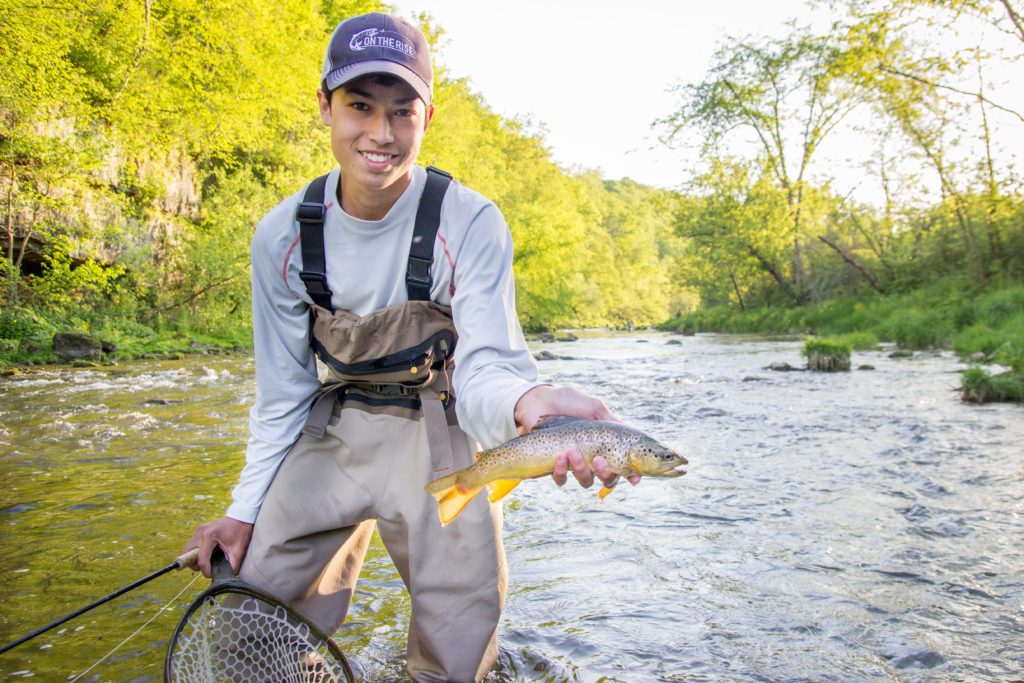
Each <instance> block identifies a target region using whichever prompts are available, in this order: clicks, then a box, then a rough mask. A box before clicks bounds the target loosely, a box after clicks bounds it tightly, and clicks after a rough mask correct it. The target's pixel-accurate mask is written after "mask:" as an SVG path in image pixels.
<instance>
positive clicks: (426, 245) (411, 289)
mask: <svg viewBox="0 0 1024 683" xmlns="http://www.w3.org/2000/svg"><path fill="white" fill-rule="evenodd" d="M451 180H452V176H451V174H450V173H447V172H445V171H442V170H441V169H438V168H434V167H433V166H428V167H427V182H426V184H425V185H424V187H423V194H422V196H421V197H420V205H419V208H418V209H417V210H416V225H415V227H414V228H413V235H412V244H411V245H410V246H409V264H408V266H407V267H406V271H405V290H406V292H407V293H408V295H409V301H429V300H430V287H431V285H432V284H433V280H432V279H431V277H430V264H431V263H433V261H434V240H435V239H436V237H437V229H438V227H439V226H440V224H441V202H442V201H443V200H444V193H445V192H446V191H447V190H448V183H450V182H451ZM326 185H327V176H325V175H323V176H320V177H319V178H317V179H316V180H314V181H313V182H311V183H310V184H309V187H307V188H306V194H305V195H304V196H303V198H302V201H301V202H300V203H299V206H298V207H297V208H296V209H295V218H296V220H298V222H299V235H300V238H299V243H300V246H301V248H302V272H300V273H299V277H300V278H302V281H303V282H304V283H305V284H306V292H308V293H309V297H310V298H311V299H313V303H315V304H316V305H317V306H319V307H320V308H325V309H327V310H328V311H331V312H332V313H333V312H334V306H332V305H331V290H330V289H328V287H327V261H326V257H325V256H324V217H325V215H326V214H327V208H326V207H325V206H324V190H325V188H326Z"/></svg>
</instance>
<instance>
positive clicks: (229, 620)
mask: <svg viewBox="0 0 1024 683" xmlns="http://www.w3.org/2000/svg"><path fill="white" fill-rule="evenodd" d="M164 673H165V679H166V680H167V681H172V682H174V683H264V682H265V683H271V682H272V683H314V682H315V683H321V682H322V683H334V682H338V683H345V682H348V681H352V680H353V677H352V674H351V670H350V669H349V667H348V663H347V662H346V661H345V657H344V655H342V654H341V652H340V650H338V648H337V646H336V645H334V642H333V641H331V640H330V639H329V638H327V637H326V636H323V635H322V634H320V633H318V632H316V629H314V628H311V627H310V626H309V625H308V624H307V623H305V622H304V621H302V619H301V618H300V617H298V616H297V615H295V614H294V613H293V612H291V611H290V610H289V609H287V608H286V607H284V606H283V605H280V604H274V603H272V602H269V601H267V600H264V599H262V598H260V597H257V596H253V595H249V594H246V593H244V592H237V590H231V591H229V592H217V591H216V590H215V591H214V592H212V593H210V594H209V595H206V596H204V597H203V598H202V599H201V600H200V601H198V602H197V603H196V604H194V605H193V606H192V608H191V609H190V610H189V611H188V612H187V613H186V614H185V616H184V617H183V618H182V620H181V622H180V623H179V624H178V628H177V630H176V631H175V634H174V637H173V638H172V639H171V644H170V647H169V649H168V653H167V660H166V667H165V672H164Z"/></svg>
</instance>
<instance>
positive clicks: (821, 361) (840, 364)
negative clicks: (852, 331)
mask: <svg viewBox="0 0 1024 683" xmlns="http://www.w3.org/2000/svg"><path fill="white" fill-rule="evenodd" d="M801 353H802V354H803V355H804V357H806V358H807V369H808V370H817V371H820V372H836V371H838V370H849V369H850V345H849V344H848V343H846V342H843V341H840V340H838V339H835V338H832V339H815V338H813V337H812V338H808V339H807V340H805V341H804V348H803V350H802V351H801Z"/></svg>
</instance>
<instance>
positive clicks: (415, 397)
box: [295, 167, 470, 473]
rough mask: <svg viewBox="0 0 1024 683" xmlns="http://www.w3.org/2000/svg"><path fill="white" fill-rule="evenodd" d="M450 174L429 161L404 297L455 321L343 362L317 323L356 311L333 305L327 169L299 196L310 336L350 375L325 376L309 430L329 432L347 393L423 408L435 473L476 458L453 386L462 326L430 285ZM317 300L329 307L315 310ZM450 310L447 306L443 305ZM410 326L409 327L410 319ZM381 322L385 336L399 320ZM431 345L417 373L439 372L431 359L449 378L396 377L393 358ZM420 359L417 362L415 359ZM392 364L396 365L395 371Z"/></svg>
mask: <svg viewBox="0 0 1024 683" xmlns="http://www.w3.org/2000/svg"><path fill="white" fill-rule="evenodd" d="M451 178H452V177H451V175H450V174H448V173H446V172H444V171H441V170H439V169H436V168H434V167H428V168H427V179H426V183H425V185H424V188H423V194H422V195H421V197H420V204H419V207H418V209H417V211H416V219H415V224H414V227H413V237H412V243H411V244H410V245H409V257H408V264H407V267H406V276H405V286H406V293H407V294H408V298H409V302H408V303H406V304H404V306H405V307H406V308H408V307H409V306H415V307H417V308H416V309H415V310H414V311H410V313H413V314H416V315H428V316H430V317H429V320H431V321H433V322H434V324H435V325H436V324H437V321H438V320H440V321H441V322H442V323H444V324H446V325H449V328H447V329H444V330H443V331H442V332H441V333H437V332H435V333H434V334H433V335H432V336H431V337H430V338H428V339H426V340H423V341H420V342H417V343H416V344H415V345H413V346H411V347H408V348H405V347H403V348H402V349H401V350H400V351H399V352H398V353H392V354H391V355H390V356H384V357H374V358H372V359H370V360H369V361H362V362H360V363H355V364H344V363H341V362H340V361H339V360H338V359H336V358H334V357H332V356H331V354H330V353H329V352H328V351H327V349H326V348H325V346H324V344H323V340H322V339H321V338H319V337H320V335H323V334H325V333H324V332H323V331H322V330H323V327H322V326H320V327H319V329H321V332H320V335H318V334H317V333H315V330H314V328H317V327H318V326H317V317H318V316H325V320H328V321H329V322H330V323H331V324H332V325H333V324H335V323H337V322H339V321H341V322H344V323H346V324H348V323H349V322H350V321H348V320H342V318H344V317H346V316H348V317H354V316H351V314H348V313H347V312H345V311H337V310H335V309H334V307H333V306H332V305H331V290H330V288H329V287H328V286H327V274H326V256H325V249H324V239H323V226H324V218H325V216H326V212H327V211H326V208H325V205H324V195H325V189H326V181H327V176H321V177H319V178H317V179H316V180H314V181H313V182H311V183H310V184H309V186H308V187H307V188H306V192H305V194H304V196H303V201H302V202H300V203H299V205H298V207H297V208H296V211H295V217H296V220H297V221H298V222H299V231H300V242H301V253H302V271H301V273H300V274H299V276H300V277H301V278H302V281H303V283H304V284H305V285H306V291H307V293H308V294H309V296H310V298H311V299H312V300H313V303H314V304H315V306H314V308H313V310H311V319H310V322H311V331H310V338H311V344H312V346H313V349H314V351H315V352H316V354H317V355H318V356H319V357H320V358H321V360H323V361H324V362H325V363H326V364H327V365H328V367H329V368H330V369H332V370H334V371H335V372H336V373H337V374H339V375H342V376H343V378H347V379H342V380H340V381H339V379H338V377H337V376H335V377H334V379H333V380H332V381H328V382H325V383H324V385H323V386H322V387H321V388H320V390H319V391H318V392H317V396H316V397H315V398H314V400H313V405H312V407H311V408H310V411H309V416H308V417H307V420H306V424H305V426H304V427H303V429H302V432H303V433H304V434H308V435H309V436H312V437H315V438H320V437H322V436H323V434H324V431H325V428H326V426H327V424H328V422H329V421H330V419H331V416H332V415H335V416H337V415H339V414H340V411H341V407H342V404H343V403H344V402H346V401H355V402H358V403H361V404H363V405H364V406H367V407H369V409H378V410H384V411H388V412H392V411H394V414H399V415H402V416H406V417H409V418H410V419H418V417H419V414H420V413H422V415H423V420H424V426H425V428H426V431H427V441H428V444H429V447H430V455H431V461H432V464H433V467H434V471H435V472H436V473H443V472H445V471H446V470H450V469H452V468H453V467H454V466H455V465H456V464H458V463H461V464H460V465H459V466H465V465H468V464H469V463H470V458H469V452H468V448H467V444H466V437H465V434H464V433H463V432H462V430H461V429H459V426H458V422H457V420H456V419H455V410H454V404H455V397H454V396H453V395H452V393H451V391H450V389H449V386H448V380H449V378H448V374H449V371H450V369H451V363H450V360H451V355H452V353H453V352H454V343H455V330H454V326H452V323H451V321H450V309H448V308H447V307H442V306H440V305H439V304H435V303H433V302H431V301H430V290H431V287H432V285H433V280H432V278H431V275H430V266H431V264H432V262H433V252H434V242H435V240H436V238H437V230H438V228H439V226H440V222H441V204H442V202H443V200H444V195H445V192H446V191H447V189H448V185H449V183H450V182H451ZM414 302H415V303H414ZM317 308H319V309H322V310H316V309H317ZM439 311H440V312H442V313H439ZM444 311H447V313H446V314H445V313H443V312H444ZM386 312H387V310H386V309H382V310H381V311H376V312H374V314H371V316H366V317H365V318H363V319H362V320H361V321H360V323H361V322H365V321H368V320H371V319H372V316H374V315H376V314H382V313H386ZM445 315H447V316H448V317H445ZM331 316H334V317H331ZM339 316H340V317H339ZM438 316H440V317H438ZM413 319H414V320H416V319H417V318H413ZM445 321H447V322H445ZM353 324H354V323H353ZM404 327H408V325H406V326H404ZM331 329H332V330H333V329H334V328H333V327H332V328H331ZM371 329H376V328H371ZM380 329H382V330H384V332H383V335H385V336H386V335H387V331H388V330H389V329H394V325H393V324H392V325H390V326H389V325H388V324H384V325H383V326H382V327H380ZM328 338H329V339H344V340H348V339H350V337H349V336H347V335H346V336H342V337H340V338H339V337H337V335H336V334H329V335H328ZM336 348H337V347H336ZM344 348H354V349H358V348H359V347H349V346H348V345H347V344H345V345H344ZM363 348H366V347H363ZM424 350H426V351H428V352H430V355H429V356H427V358H428V360H426V361H425V362H426V365H425V366H424V367H422V368H414V369H412V370H411V372H412V373H418V374H416V375H415V376H416V377H423V378H424V380H426V376H429V375H431V374H433V367H431V364H432V363H439V364H440V365H439V366H438V367H440V372H439V373H438V375H444V380H445V381H444V383H443V388H442V389H437V388H435V386H436V384H438V383H440V381H439V380H440V379H441V377H440V376H438V377H437V380H438V381H436V382H435V381H433V380H432V381H424V382H422V383H420V382H418V381H417V382H414V383H412V384H406V383H402V382H401V381H395V374H394V371H393V370H394V368H393V367H392V366H394V365H396V363H395V362H394V361H396V360H397V361H400V362H399V363H398V365H402V366H405V367H408V362H407V361H406V356H408V357H409V359H410V360H411V359H413V358H423V357H424V355H423V352H424ZM431 359H432V360H431ZM413 364H414V365H415V362H414V363H413ZM389 369H390V370H392V372H390V373H389V372H388V370H389ZM374 379H378V382H374Z"/></svg>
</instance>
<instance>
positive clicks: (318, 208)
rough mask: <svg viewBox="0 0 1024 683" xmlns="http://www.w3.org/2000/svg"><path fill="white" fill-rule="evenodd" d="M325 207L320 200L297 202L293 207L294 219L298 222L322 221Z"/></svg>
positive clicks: (325, 210) (325, 211)
mask: <svg viewBox="0 0 1024 683" xmlns="http://www.w3.org/2000/svg"><path fill="white" fill-rule="evenodd" d="M326 213H327V207H325V206H324V205H323V204H321V203H320V202H299V205H298V207H296V209H295V219H296V220H297V221H299V222H300V223H323V222H324V215H325V214H326Z"/></svg>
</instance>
